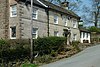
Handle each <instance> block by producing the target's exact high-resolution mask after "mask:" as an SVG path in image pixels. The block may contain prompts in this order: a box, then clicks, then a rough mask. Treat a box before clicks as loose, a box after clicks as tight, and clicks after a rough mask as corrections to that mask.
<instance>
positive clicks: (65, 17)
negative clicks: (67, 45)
mask: <svg viewBox="0 0 100 67" xmlns="http://www.w3.org/2000/svg"><path fill="white" fill-rule="evenodd" d="M67 22H68V18H67V16H64V17H63V23H64V26H67Z"/></svg>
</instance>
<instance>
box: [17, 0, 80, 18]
mask: <svg viewBox="0 0 100 67" xmlns="http://www.w3.org/2000/svg"><path fill="white" fill-rule="evenodd" d="M17 1H23V2H25V1H26V0H17ZM27 1H28V2H31V0H27ZM40 1H41V2H42V3H44V4H45V5H46V6H48V8H49V9H52V10H55V11H58V12H61V13H62V14H63V13H64V14H67V15H70V16H73V17H76V18H78V19H80V17H79V16H78V15H77V14H75V13H74V12H73V11H71V10H67V9H64V8H62V7H60V6H57V5H54V4H52V3H50V2H48V1H44V0H40ZM33 2H34V4H33V5H38V6H42V7H44V6H43V5H42V4H41V3H39V2H38V1H37V0H33Z"/></svg>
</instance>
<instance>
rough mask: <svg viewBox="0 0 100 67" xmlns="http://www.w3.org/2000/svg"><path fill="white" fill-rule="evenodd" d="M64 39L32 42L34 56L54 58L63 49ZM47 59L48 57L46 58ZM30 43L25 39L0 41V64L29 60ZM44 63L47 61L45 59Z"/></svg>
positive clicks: (48, 38)
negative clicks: (37, 54)
mask: <svg viewBox="0 0 100 67" xmlns="http://www.w3.org/2000/svg"><path fill="white" fill-rule="evenodd" d="M64 41H65V38H64V37H45V38H38V39H36V40H34V43H33V44H34V55H35V53H39V55H40V56H44V55H48V54H49V55H51V56H56V55H57V53H58V52H59V51H61V50H63V48H64V44H63V43H64ZM46 57H48V56H46ZM29 58H30V42H29V40H28V39H27V40H26V39H21V40H20V39H18V40H0V62H1V61H2V60H3V62H6V63H9V62H15V63H16V62H17V61H20V62H22V61H24V60H25V59H28V60H29ZM44 61H47V58H45V60H44Z"/></svg>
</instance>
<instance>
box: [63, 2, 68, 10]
mask: <svg viewBox="0 0 100 67" xmlns="http://www.w3.org/2000/svg"><path fill="white" fill-rule="evenodd" d="M61 7H63V8H64V9H68V7H69V2H66V1H65V2H62V3H61Z"/></svg>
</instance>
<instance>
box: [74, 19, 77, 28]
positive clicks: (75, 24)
mask: <svg viewBox="0 0 100 67" xmlns="http://www.w3.org/2000/svg"><path fill="white" fill-rule="evenodd" d="M73 28H77V21H76V20H73Z"/></svg>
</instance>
